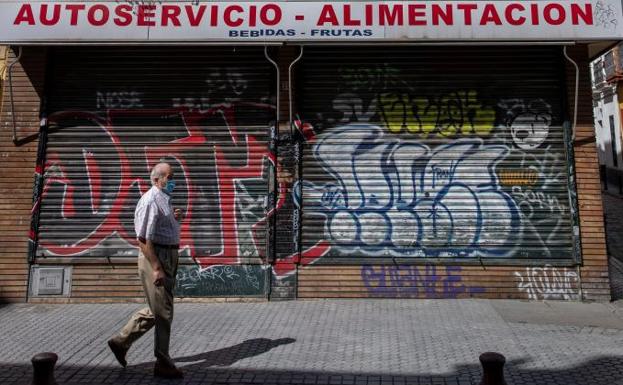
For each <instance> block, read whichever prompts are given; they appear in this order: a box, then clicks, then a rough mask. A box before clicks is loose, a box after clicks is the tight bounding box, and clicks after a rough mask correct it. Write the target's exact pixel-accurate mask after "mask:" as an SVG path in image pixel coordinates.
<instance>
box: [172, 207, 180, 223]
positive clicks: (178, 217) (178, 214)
mask: <svg viewBox="0 0 623 385" xmlns="http://www.w3.org/2000/svg"><path fill="white" fill-rule="evenodd" d="M173 216H174V217H175V219H176V220H178V221H179V220H180V218H182V209H175V210H173Z"/></svg>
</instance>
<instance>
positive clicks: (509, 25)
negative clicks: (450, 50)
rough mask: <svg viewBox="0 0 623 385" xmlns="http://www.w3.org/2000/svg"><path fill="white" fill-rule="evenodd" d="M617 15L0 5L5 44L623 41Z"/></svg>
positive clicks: (451, 4) (550, 4)
mask: <svg viewBox="0 0 623 385" xmlns="http://www.w3.org/2000/svg"><path fill="white" fill-rule="evenodd" d="M621 13H622V12H621V2H620V1H616V0H559V1H521V2H520V1H493V0H491V1H469V2H468V1H435V2H433V1H427V2H415V1H405V2H393V1H390V2H354V3H342V2H272V3H262V2H242V3H231V2H205V3H204V2H201V1H199V2H198V1H193V2H188V3H184V2H158V3H154V4H137V5H136V4H135V5H132V4H128V3H124V2H110V1H108V2H93V3H85V2H80V3H78V2H73V3H72V2H64V1H63V2H60V1H57V2H41V3H40V2H17V1H6V2H2V3H0V43H2V42H5V43H8V42H15V43H17V42H30V41H77V42H80V41H85V42H88V41H107V40H113V41H156V42H157V41H216V40H249V39H251V40H253V39H255V40H278V41H283V40H340V39H346V40H353V39H355V40H356V39H368V40H369V39H373V40H374V39H378V40H520V39H521V40H528V39H529V40H533V39H535V40H558V39H572V40H582V39H584V40H589V39H593V40H594V39H620V38H623V26H621V25H620V24H621V23H618V20H619V19H620V18H621ZM607 15H609V16H608V17H605V16H607ZM604 17H605V18H604ZM606 19H608V20H606Z"/></svg>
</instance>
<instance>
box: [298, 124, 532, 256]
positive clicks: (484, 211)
mask: <svg viewBox="0 0 623 385" xmlns="http://www.w3.org/2000/svg"><path fill="white" fill-rule="evenodd" d="M383 131H384V130H383V129H382V128H380V127H378V126H374V125H370V124H351V125H347V126H343V127H339V128H335V129H332V130H330V131H329V132H327V133H324V134H322V135H320V136H318V137H317V139H316V142H315V144H314V146H313V155H314V157H315V158H316V160H317V162H318V163H319V164H320V165H321V167H322V169H323V170H324V172H326V173H327V174H328V175H330V176H331V177H332V178H333V180H332V181H328V182H327V183H325V184H318V183H312V182H310V181H304V182H303V184H302V186H298V187H300V188H294V189H293V191H294V192H295V202H300V198H301V197H300V194H301V193H302V194H303V201H304V202H305V209H306V210H307V211H308V212H313V213H314V214H316V215H318V214H319V215H323V216H324V217H325V229H324V231H325V237H327V239H329V240H330V241H331V243H332V245H333V247H334V248H337V249H338V250H339V252H340V254H346V255H348V254H354V253H356V254H359V255H361V254H363V255H371V256H372V255H374V256H383V255H385V256H398V257H405V256H406V257H418V256H422V257H423V256H427V257H479V256H482V257H508V256H511V254H512V253H513V250H514V248H515V245H516V244H517V240H518V239H519V238H520V237H521V215H520V211H519V209H518V207H517V205H516V203H515V201H514V200H513V199H512V197H511V196H510V195H509V194H507V193H505V192H504V191H502V189H501V188H500V186H499V184H498V179H497V176H496V174H495V166H496V164H497V163H498V162H499V161H500V160H502V159H503V158H504V157H505V156H506V155H507V154H508V152H509V149H508V147H507V146H505V145H501V144H500V145H498V144H485V143H484V142H483V141H482V140H481V139H479V138H469V139H458V140H455V141H452V142H448V141H446V142H444V143H442V144H440V145H439V146H437V147H435V148H434V149H431V148H429V147H428V146H427V145H425V144H422V143H421V142H419V141H418V140H416V139H413V138H405V137H401V136H397V135H391V136H390V135H389V134H384V133H383ZM483 170H486V171H485V172H483Z"/></svg>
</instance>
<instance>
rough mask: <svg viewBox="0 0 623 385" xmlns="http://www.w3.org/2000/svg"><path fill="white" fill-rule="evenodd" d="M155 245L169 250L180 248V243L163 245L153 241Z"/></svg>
mask: <svg viewBox="0 0 623 385" xmlns="http://www.w3.org/2000/svg"><path fill="white" fill-rule="evenodd" d="M153 245H154V247H158V248H161V249H168V250H179V248H180V245H163V244H160V243H153Z"/></svg>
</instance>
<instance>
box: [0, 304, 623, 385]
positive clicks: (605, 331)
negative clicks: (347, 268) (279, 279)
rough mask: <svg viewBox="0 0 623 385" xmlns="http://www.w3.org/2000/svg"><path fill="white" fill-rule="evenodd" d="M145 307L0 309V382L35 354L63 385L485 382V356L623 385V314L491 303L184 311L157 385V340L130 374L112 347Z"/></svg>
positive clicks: (517, 368) (14, 380) (530, 378)
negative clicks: (170, 373) (50, 356)
mask: <svg viewBox="0 0 623 385" xmlns="http://www.w3.org/2000/svg"><path fill="white" fill-rule="evenodd" d="M138 308H139V306H138V305H131V304H105V305H23V304H22V305H7V306H3V307H0V320H1V322H0V357H2V358H1V359H0V384H29V383H30V380H31V378H32V374H31V366H30V358H31V357H32V356H33V355H34V354H36V353H38V352H43V351H53V352H56V353H57V354H58V355H59V363H58V365H57V369H56V379H57V381H58V383H59V385H65V384H127V385H130V384H133V385H141V384H153V383H156V384H174V383H175V384H182V383H183V384H213V383H217V384H378V385H386V384H387V385H389V384H455V385H456V384H461V385H463V384H465V385H467V384H478V383H479V381H480V376H481V372H480V370H481V369H480V364H479V362H478V356H479V354H480V353H482V352H485V351H497V352H500V353H502V354H504V355H505V356H506V358H507V365H506V378H507V382H508V384H509V385H517V384H526V385H528V384H543V385H545V384H560V385H573V384H578V385H580V384H581V385H587V384H591V385H592V384H595V385H598V384H603V385H606V384H607V385H616V384H623V306H620V305H618V304H616V303H615V304H603V303H575V302H566V303H565V302H522V301H500V300H498V301H489V300H351V301H346V300H343V301H338V300H335V301H329V300H327V301H292V302H269V303H225V304H218V303H213V304H196V303H195V304H191V303H184V304H177V305H176V308H175V311H176V315H175V317H176V318H175V322H174V325H173V332H174V333H173V338H172V352H171V353H172V356H173V357H175V358H176V361H177V363H178V365H179V366H180V367H182V368H183V369H184V370H185V372H186V377H185V379H184V380H183V381H156V380H154V379H153V377H152V375H151V368H152V365H153V356H152V349H153V332H150V333H149V334H148V335H146V336H145V337H144V338H143V339H141V340H139V341H138V342H137V343H136V344H135V346H134V347H133V348H132V350H130V353H129V355H128V361H129V366H128V368H127V369H122V368H120V367H119V366H118V365H117V364H116V362H115V361H114V358H113V356H112V354H111V353H110V352H109V351H108V348H107V346H106V340H107V339H108V338H109V337H110V336H111V335H112V334H113V333H114V332H115V331H116V330H117V329H119V328H120V327H121V326H122V325H123V324H124V323H125V321H126V320H127V319H128V317H129V316H130V314H131V313H132V312H133V311H135V310H136V309H138Z"/></svg>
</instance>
